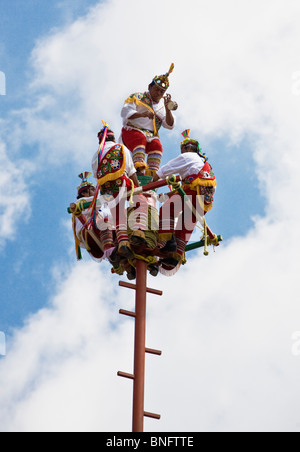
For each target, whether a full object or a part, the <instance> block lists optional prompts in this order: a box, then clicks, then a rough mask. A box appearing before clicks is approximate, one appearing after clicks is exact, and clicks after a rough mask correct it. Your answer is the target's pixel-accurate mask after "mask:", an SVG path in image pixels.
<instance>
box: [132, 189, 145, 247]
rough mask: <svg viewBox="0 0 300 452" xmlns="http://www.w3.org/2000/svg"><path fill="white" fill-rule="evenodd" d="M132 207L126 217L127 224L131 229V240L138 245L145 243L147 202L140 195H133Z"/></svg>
mask: <svg viewBox="0 0 300 452" xmlns="http://www.w3.org/2000/svg"><path fill="white" fill-rule="evenodd" d="M133 200H134V208H133V210H132V211H131V213H130V216H129V218H128V226H129V228H130V229H131V230H132V231H133V234H132V237H131V242H132V243H134V244H136V245H139V244H142V243H147V242H146V238H145V231H146V230H147V229H148V202H147V199H146V198H145V197H144V196H143V195H142V194H139V195H135V196H134V198H133Z"/></svg>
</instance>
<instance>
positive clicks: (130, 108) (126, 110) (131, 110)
mask: <svg viewBox="0 0 300 452" xmlns="http://www.w3.org/2000/svg"><path fill="white" fill-rule="evenodd" d="M136 112H137V106H136V104H135V103H134V102H132V103H125V104H124V107H123V108H122V111H121V117H122V119H123V121H124V122H126V121H127V120H128V119H129V118H130V117H131V116H132V115H134V114H135V113H136Z"/></svg>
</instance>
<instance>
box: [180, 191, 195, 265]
mask: <svg viewBox="0 0 300 452" xmlns="http://www.w3.org/2000/svg"><path fill="white" fill-rule="evenodd" d="M186 194H187V195H188V196H189V198H190V201H191V203H192V205H193V207H194V208H195V209H197V208H198V206H197V192H195V191H192V190H186ZM183 207H184V208H183V211H182V214H181V215H180V217H179V218H178V223H177V226H176V231H175V236H176V242H177V255H178V259H181V258H182V257H183V255H184V252H185V248H186V245H187V244H188V242H189V241H190V238H191V236H192V234H193V232H194V229H195V227H196V225H197V219H196V216H195V215H194V213H193V212H192V211H191V209H190V208H189V207H188V206H187V204H184V206H183Z"/></svg>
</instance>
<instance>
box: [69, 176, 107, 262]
mask: <svg viewBox="0 0 300 452" xmlns="http://www.w3.org/2000/svg"><path fill="white" fill-rule="evenodd" d="M90 176H91V173H89V172H84V173H81V174H79V177H80V178H81V180H82V183H81V184H80V186H79V187H78V188H77V190H78V196H77V202H76V203H77V206H78V208H77V209H76V211H75V213H74V214H73V231H74V238H75V243H76V252H77V259H78V260H80V259H81V251H80V248H83V249H86V250H87V251H88V253H89V254H90V255H91V256H92V257H93V258H94V259H102V258H103V256H104V247H103V243H102V241H103V233H102V232H101V229H103V224H104V218H103V217H102V215H101V214H100V213H99V212H97V214H96V215H95V226H94V227H92V226H90V225H89V220H90V218H91V212H90V209H89V208H88V209H83V208H82V207H81V206H83V205H84V203H90V202H91V201H92V200H93V196H88V197H83V196H82V193H84V192H85V191H86V190H87V189H88V188H90V187H92V188H93V189H95V187H94V185H93V184H92V183H91V182H89V181H88V178H89V177H90ZM78 200H80V201H79V202H78Z"/></svg>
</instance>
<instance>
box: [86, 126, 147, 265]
mask: <svg viewBox="0 0 300 452" xmlns="http://www.w3.org/2000/svg"><path fill="white" fill-rule="evenodd" d="M98 138H99V143H100V148H102V149H100V148H99V150H98V151H97V152H96V154H95V155H94V157H93V160H92V169H93V173H94V177H95V178H96V179H97V180H98V187H99V189H100V192H101V195H103V196H105V197H106V199H107V200H108V204H109V206H110V209H111V214H112V217H113V220H114V225H115V228H116V236H117V241H118V252H119V254H121V255H122V256H125V257H127V258H133V253H132V251H131V248H130V243H129V238H128V232H127V215H126V210H125V206H126V201H127V198H126V197H122V196H121V195H120V193H121V191H122V189H123V188H125V189H126V190H128V192H129V194H130V192H131V190H132V189H133V188H135V187H138V186H139V182H138V179H137V176H136V170H135V167H134V165H133V162H132V158H131V153H130V151H129V150H128V149H127V148H126V146H124V145H122V144H118V143H116V140H115V134H114V132H113V131H112V130H111V129H109V128H108V126H107V125H105V126H104V127H103V129H102V130H101V131H100V132H99V134H98ZM119 195H120V196H119ZM111 201H113V202H111ZM133 201H134V203H135V211H136V212H137V214H136V215H134V222H133V223H131V226H132V229H133V234H132V237H131V242H132V243H134V244H140V243H144V242H146V239H145V230H146V228H147V215H148V204H147V200H146V198H144V196H143V195H136V196H134V197H133ZM110 245H112V244H110Z"/></svg>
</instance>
